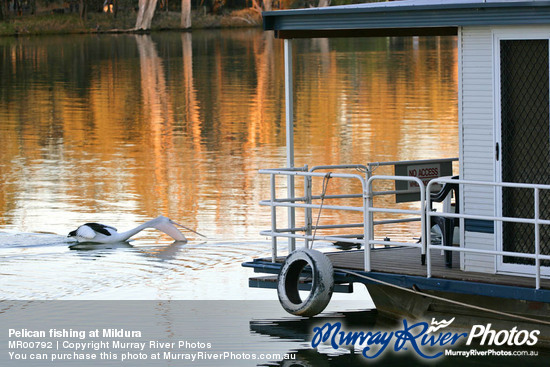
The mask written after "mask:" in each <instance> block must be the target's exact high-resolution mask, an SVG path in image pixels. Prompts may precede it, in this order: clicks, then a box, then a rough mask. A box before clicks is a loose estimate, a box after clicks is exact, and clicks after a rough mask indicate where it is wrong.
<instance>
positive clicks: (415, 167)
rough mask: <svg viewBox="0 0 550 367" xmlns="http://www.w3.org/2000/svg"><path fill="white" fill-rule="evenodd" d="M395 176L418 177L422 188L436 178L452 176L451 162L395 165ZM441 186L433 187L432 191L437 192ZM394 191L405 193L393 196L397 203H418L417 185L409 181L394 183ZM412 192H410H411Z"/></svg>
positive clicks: (418, 192)
mask: <svg viewBox="0 0 550 367" xmlns="http://www.w3.org/2000/svg"><path fill="white" fill-rule="evenodd" d="M395 175H396V176H412V177H418V178H419V179H420V180H421V181H422V182H423V183H424V186H426V185H427V184H428V182H430V180H433V179H434V178H437V177H442V176H452V175H453V162H452V161H450V160H449V161H441V160H437V161H433V162H430V161H423V162H422V163H420V164H414V163H407V162H405V163H403V164H396V165H395ZM440 188H441V185H433V186H432V189H433V190H439V189H440ZM395 190H396V191H406V192H405V193H402V194H396V195H395V201H396V202H397V203H404V202H409V201H419V200H420V191H419V190H418V184H417V183H416V182H411V181H396V183H395ZM411 191H412V192H411ZM414 191H416V192H414Z"/></svg>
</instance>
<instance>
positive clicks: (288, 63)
mask: <svg viewBox="0 0 550 367" xmlns="http://www.w3.org/2000/svg"><path fill="white" fill-rule="evenodd" d="M284 54H285V55H284V58H285V60H284V61H285V113H286V114H285V115H286V165H287V167H288V168H293V167H294V97H293V88H294V87H293V75H292V70H293V67H292V40H290V39H285V43H284ZM288 197H289V199H293V198H294V176H293V175H289V176H288ZM295 223H296V210H295V208H288V227H289V228H295V227H296V225H295ZM291 233H295V232H294V231H292V232H291ZM295 249H296V239H295V238H289V239H288V251H289V253H290V252H292V251H294V250H295Z"/></svg>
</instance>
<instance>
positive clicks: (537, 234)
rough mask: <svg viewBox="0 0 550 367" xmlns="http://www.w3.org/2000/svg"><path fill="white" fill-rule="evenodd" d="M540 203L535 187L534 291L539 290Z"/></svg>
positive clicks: (537, 190)
mask: <svg viewBox="0 0 550 367" xmlns="http://www.w3.org/2000/svg"><path fill="white" fill-rule="evenodd" d="M539 219H540V203H539V189H538V188H537V187H535V271H536V280H535V285H536V289H540V258H539V256H540V224H539Z"/></svg>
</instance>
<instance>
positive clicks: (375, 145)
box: [0, 29, 458, 298]
mask: <svg viewBox="0 0 550 367" xmlns="http://www.w3.org/2000/svg"><path fill="white" fill-rule="evenodd" d="M294 49H295V56H294V57H295V68H296V74H295V107H296V111H295V121H296V127H295V140H296V150H295V153H296V165H303V164H306V163H307V164H309V165H326V164H342V163H366V162H369V161H383V160H401V159H420V158H431V157H448V156H456V155H457V154H458V139H457V102H456V97H457V75H456V70H457V67H456V65H457V50H456V39H455V38H444V37H441V38H419V39H416V40H413V39H410V38H403V39H387V38H373V39H331V40H327V39H324V40H297V41H296V45H295V48H294ZM282 60H283V57H282V42H281V41H280V40H276V39H274V38H273V35H272V34H270V33H265V32H261V31H259V30H254V29H252V30H236V31H228V30H223V31H221V30H220V31H203V32H201V31H197V32H193V34H192V35H191V34H190V33H184V34H181V33H161V34H154V35H94V36H89V35H80V36H63V37H57V36H56V37H40V38H24V37H19V38H2V39H0V70H1V78H2V83H1V85H0V122H1V123H0V144H1V145H2V150H1V153H0V186H2V190H1V191H0V213H1V214H2V215H1V216H0V229H1V230H2V231H10V232H15V233H30V232H32V233H36V232H48V233H58V234H62V235H65V234H66V233H67V232H68V229H70V228H74V227H75V226H77V225H79V224H81V223H86V222H100V223H106V224H109V225H114V226H115V227H121V228H124V227H128V228H131V227H134V226H135V225H136V223H142V222H144V221H145V220H148V219H151V218H154V217H156V216H158V215H160V214H162V215H165V216H167V217H170V218H173V219H174V220H177V221H178V222H181V223H182V224H184V225H186V226H189V227H191V228H193V229H196V230H197V231H198V232H201V233H205V234H207V235H208V236H209V237H210V238H216V239H218V240H219V242H220V241H223V242H225V243H229V244H231V251H233V253H231V254H230V256H226V254H224V253H221V252H220V250H221V249H220V247H218V246H217V243H214V244H211V246H210V247H208V246H207V247H204V248H203V247H201V249H202V250H203V251H204V252H203V254H202V255H201V256H202V257H201V258H202V259H203V260H204V261H203V263H202V264H201V265H197V264H196V262H195V260H194V259H193V258H192V257H191V258H190V259H189V258H188V257H187V256H188V252H192V251H194V250H196V248H193V247H192V246H187V247H183V248H176V247H172V246H170V243H171V239H170V238H168V237H165V236H162V235H159V233H158V232H155V231H151V232H144V233H143V234H140V236H139V238H138V240H137V241H136V242H132V245H135V247H140V248H141V247H151V248H155V250H152V251H153V252H156V253H158V254H160V253H162V252H165V254H170V255H169V256H168V258H169V259H170V260H169V261H166V263H170V264H171V265H170V266H168V267H167V268H164V270H165V271H169V272H172V273H174V274H180V273H181V272H185V269H184V270H182V267H183V268H185V267H190V268H194V267H195V268H196V267H199V268H202V269H204V268H205V267H206V268H207V267H208V266H210V269H212V268H213V267H215V266H216V264H224V265H225V264H228V261H233V264H232V266H236V267H238V266H239V264H238V262H239V261H241V260H243V259H244V260H248V259H250V258H251V257H253V256H256V255H262V256H265V255H266V254H267V253H268V251H269V245H266V244H265V243H262V242H261V241H263V240H264V239H263V238H260V237H259V232H260V230H263V229H266V228H268V227H269V223H270V220H269V211H268V210H264V208H261V207H259V205H258V202H259V201H260V200H262V199H265V198H267V196H268V192H269V180H268V179H267V178H266V177H260V176H259V175H258V174H257V170H258V169H259V168H266V167H278V166H283V165H284V162H285V157H284V155H285V149H284V145H285V134H284V86H283V84H282V80H283V79H284V78H283V75H284V72H283V63H282ZM380 173H384V172H382V171H380ZM385 173H388V172H385ZM390 173H391V172H390ZM315 187H316V186H314V189H315ZM280 188H281V190H282V189H283V187H282V186H281V187H280ZM347 188H348V187H347V186H346V185H345V183H342V182H338V180H333V181H331V186H330V190H331V191H330V193H331V194H338V193H340V192H341V191H343V190H344V189H347ZM351 188H352V189H358V187H355V186H353V185H352V186H351ZM318 189H319V190H317V189H315V190H317V191H318V192H320V185H319V187H318ZM325 214H326V215H325ZM354 215H355V214H349V215H348V214H338V213H331V212H328V211H327V212H326V213H324V215H323V218H322V224H331V223H334V222H337V221H342V220H345V221H349V222H361V220H358V219H357V218H355V217H354ZM400 231H401V230H400V229H399V228H397V227H396V228H392V229H391V231H390V232H388V234H389V237H391V238H392V239H394V238H395V237H396V236H397V237H399V236H403V235H404V234H403V233H401V232H400ZM407 235H408V236H409V237H410V235H409V234H407ZM189 237H190V239H191V240H192V243H194V242H193V241H197V240H199V239H198V238H193V236H189ZM244 240H246V241H249V240H254V241H255V242H254V243H255V244H254V245H253V246H248V245H242V244H243V243H245V242H244ZM10 241H11V240H10ZM28 242H29V243H33V240H32V239H29V241H28ZM237 244H238V245H237ZM46 245H47V244H46ZM65 246H66V244H65ZM162 246H166V249H164V250H161V249H160V247H162ZM238 246H242V247H240V248H238ZM8 247H9V246H8ZM227 247H228V246H227ZM36 248H37V250H36V251H37V252H38V253H41V252H44V251H46V250H45V249H46V248H47V249H48V250H52V247H50V246H42V247H40V246H37V247H36ZM39 248H40V250H38V249H39ZM237 248H238V249H237ZM3 249H4V248H2V249H0V251H3ZM18 249H19V250H18V251H20V253H19V255H21V256H23V254H24V255H26V256H29V258H26V259H24V260H17V261H13V262H11V263H5V264H3V265H4V268H5V269H7V270H6V274H9V275H10V276H13V277H17V276H18V275H19V274H21V273H26V272H27V270H28V269H29V267H31V266H34V267H36V268H40V269H41V271H44V274H43V275H44V276H45V278H44V284H41V285H38V284H37V285H36V286H34V287H33V286H32V285H31V284H30V282H28V283H26V284H27V285H26V286H28V289H27V292H28V294H27V295H28V296H30V297H32V296H33V295H36V294H39V295H45V296H46V297H48V298H49V297H56V296H67V295H69V294H71V292H76V293H78V294H85V293H86V292H87V291H91V288H94V287H84V289H83V290H81V289H78V290H75V289H71V287H73V286H75V287H76V285H74V284H73V285H72V286H71V285H69V284H67V288H65V287H60V288H56V289H52V288H51V287H47V286H45V284H47V281H48V279H50V280H51V279H52V278H55V276H57V273H56V272H55V271H50V270H47V269H50V268H51V267H53V268H55V267H56V266H57V267H58V266H62V265H61V264H63V266H65V267H68V268H73V267H76V266H78V264H79V263H78V261H79V260H78V259H79V257H80V256H82V255H83V253H84V251H70V250H68V249H67V248H64V249H63V250H61V249H60V248H58V247H55V251H54V253H52V254H50V255H48V256H49V257H43V258H41V259H38V258H37V257H34V255H35V253H32V252H29V251H28V248H27V249H25V250H23V249H21V248H18ZM207 249H208V250H207ZM225 249H227V248H225ZM65 250H66V251H65ZM9 251H10V256H11V254H12V253H13V251H15V249H14V248H10V250H9ZM105 251H108V250H107V249H106V250H105ZM172 251H173V252H172ZM93 252H94V251H91V252H90V253H93ZM112 254H113V255H114V256H110V257H109V259H112V260H113V261H114V260H116V261H114V263H112V264H109V263H108V262H107V261H104V263H105V264H103V265H102V266H97V267H90V268H89V269H87V270H88V271H89V272H90V274H91V273H92V272H101V271H105V270H106V269H108V268H109V266H115V265H116V264H118V262H119V261H127V260H128V259H131V260H132V261H135V262H132V261H130V262H129V264H131V265H128V266H125V267H124V269H125V270H124V271H123V272H120V273H119V274H118V275H117V276H119V278H117V277H116V276H115V277H112V278H111V279H105V282H104V286H105V289H107V288H109V283H110V284H111V285H112V286H114V285H116V284H124V279H125V278H129V277H132V276H135V275H136V273H137V274H139V275H141V274H142V273H146V272H147V271H150V273H149V274H148V276H151V277H153V278H152V279H154V277H155V276H160V277H162V275H159V273H157V272H156V268H154V266H155V264H153V261H148V260H144V259H143V258H138V257H136V255H137V254H136V249H135V248H127V249H126V248H125V249H116V251H114V252H113V253H112ZM0 255H1V253H0ZM23 257H24V256H23ZM30 258H33V260H32V261H31V260H30ZM136 259H138V260H136ZM186 261H189V264H187V263H186ZM30 263H32V264H30ZM173 263H176V264H175V265H173ZM205 264H206V265H205ZM172 265H173V266H172ZM87 266H89V264H87ZM103 266H104V267H103ZM132 266H133V267H134V268H132ZM151 268H152V269H153V270H151ZM151 274H154V275H151ZM88 275H89V274H88ZM239 276H240V275H239ZM193 277H196V276H195V275H193ZM85 278H86V274H84V273H81V274H79V275H78V277H75V279H81V280H84V279H85ZM113 279H114V280H113ZM130 282H131V283H132V282H133V280H131V281H130ZM76 283H79V282H76ZM99 283H101V282H99ZM99 283H98V284H99ZM14 284H16V283H14ZM151 284H152V285H151V286H150V288H149V289H148V291H152V292H155V290H154V289H153V287H154V286H155V285H156V284H155V281H154V280H153V281H152V282H151ZM243 284H246V283H243ZM243 284H241V286H244V285H243ZM79 285H80V283H79ZM15 288H16V287H15V286H14V288H13V289H12V290H11V291H13V293H14V294H17V295H18V296H21V295H22V293H23V294H24V293H25V290H23V289H21V288H19V289H15ZM39 288H40V289H39ZM169 288H171V287H169ZM178 291H181V292H176V293H177V294H178V295H179V296H182V295H184V294H185V295H187V294H188V293H186V292H187V290H185V291H182V290H181V289H178ZM6 292H8V293H9V292H10V291H7V290H6ZM35 292H36V293H35ZM167 293H170V292H169V291H168V292H167Z"/></svg>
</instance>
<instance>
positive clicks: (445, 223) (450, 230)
mask: <svg viewBox="0 0 550 367" xmlns="http://www.w3.org/2000/svg"><path fill="white" fill-rule="evenodd" d="M452 179H454V180H456V179H458V176H453V177H452ZM451 192H452V193H453V195H454V197H455V213H458V212H459V211H460V209H459V185H458V184H456V183H446V184H445V185H443V187H442V188H441V190H440V191H439V192H437V193H433V194H430V200H431V202H432V203H433V202H435V203H441V202H442V201H444V200H445V199H446V198H447V196H448V195H449V194H450V193H451ZM430 210H433V208H431V207H430ZM458 224H459V220H458V218H448V217H443V216H433V217H431V222H430V228H431V227H433V226H436V225H437V226H439V229H440V230H441V240H442V243H443V246H452V245H453V235H454V229H455V226H458ZM445 266H446V267H447V268H452V267H453V252H452V251H445Z"/></svg>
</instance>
